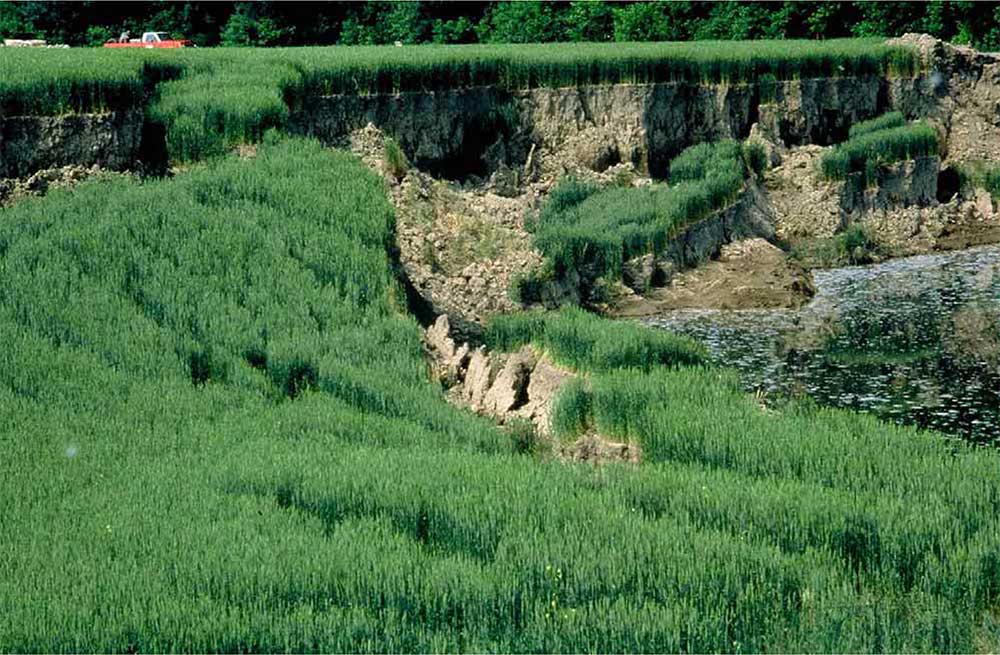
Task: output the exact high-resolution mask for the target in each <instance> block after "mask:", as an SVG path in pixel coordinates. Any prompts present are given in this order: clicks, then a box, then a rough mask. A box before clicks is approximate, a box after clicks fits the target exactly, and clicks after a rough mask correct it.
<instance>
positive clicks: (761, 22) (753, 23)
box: [0, 0, 1000, 50]
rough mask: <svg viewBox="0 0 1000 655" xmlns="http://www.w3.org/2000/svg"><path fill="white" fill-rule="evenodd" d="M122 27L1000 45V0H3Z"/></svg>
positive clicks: (232, 33) (333, 34)
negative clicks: (918, 39) (905, 37)
mask: <svg viewBox="0 0 1000 655" xmlns="http://www.w3.org/2000/svg"><path fill="white" fill-rule="evenodd" d="M123 30H129V31H130V32H131V33H132V34H133V35H138V34H139V33H141V32H144V31H150V30H155V31H161V32H168V33H170V34H171V35H173V36H177V37H185V38H189V39H191V40H193V41H194V42H195V43H196V44H197V45H200V46H212V45H232V46H293V45H334V44H342V45H362V44H367V45H372V44H387V43H394V42H397V41H398V42H401V43H406V44H413V43H548V42H559V41H689V40H700V39H782V38H815V39H826V38H837V37H848V36H898V35H900V34H904V33H906V32H927V33H929V34H932V35H934V36H936V37H939V38H942V39H946V40H949V41H953V42H955V43H964V44H970V45H973V46H976V47H977V48H979V49H983V50H993V49H1000V3H996V2H957V1H948V0H936V1H933V2H828V1H807V2H767V3H765V2H718V3H716V2H604V1H595V2H587V1H582V0H576V1H574V2H541V1H536V2H496V1H494V2H461V1H459V2H451V1H442V0H433V1H430V0H425V1H422V2H377V1H372V0H369V1H368V2H308V3H307V2H198V1H188V2H168V1H164V0H157V1H152V2H127V3H119V2H96V1H87V2H39V1H34V0H32V1H27V2H0V38H41V39H47V40H49V41H50V42H53V43H66V44H69V45H72V46H93V45H99V44H101V43H103V42H104V41H105V40H107V39H109V38H113V37H117V36H118V35H119V34H120V33H121V32H122V31H123Z"/></svg>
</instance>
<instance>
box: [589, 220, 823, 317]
mask: <svg viewBox="0 0 1000 655" xmlns="http://www.w3.org/2000/svg"><path fill="white" fill-rule="evenodd" d="M814 294H815V288H814V286H813V283H812V277H811V276H810V274H809V272H808V271H806V270H805V268H804V267H803V266H802V265H801V264H799V263H798V262H796V261H794V260H792V259H790V258H789V257H788V255H786V254H785V253H784V252H783V251H782V250H781V249H780V248H777V247H775V246H773V245H771V244H770V243H768V242H767V241H766V240H764V239H761V238H753V239H745V240H742V241H735V242H733V243H729V244H726V245H724V246H723V247H722V250H721V253H720V255H719V258H718V259H717V260H716V261H712V262H709V263H707V264H705V265H703V266H700V267H698V268H695V269H692V270H688V271H684V272H681V273H677V274H676V275H674V277H673V279H672V280H671V282H670V284H669V285H667V286H665V287H659V288H653V289H650V290H648V291H647V292H646V293H644V294H643V295H641V296H640V295H636V294H634V293H629V291H627V290H626V291H622V292H621V293H620V294H619V295H618V297H616V298H615V299H614V300H613V301H612V302H611V303H609V306H608V308H607V311H608V313H610V314H612V315H615V316H647V315H651V314H657V313H661V312H663V311H667V310H671V309H765V308H768V309H769V308H794V307H799V306H801V305H803V304H805V303H806V302H807V301H808V300H809V299H810V298H811V297H812V296H813V295H814Z"/></svg>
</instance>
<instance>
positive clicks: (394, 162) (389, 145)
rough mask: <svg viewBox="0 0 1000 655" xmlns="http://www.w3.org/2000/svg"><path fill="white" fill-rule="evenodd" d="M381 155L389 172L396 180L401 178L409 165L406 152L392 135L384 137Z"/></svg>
mask: <svg viewBox="0 0 1000 655" xmlns="http://www.w3.org/2000/svg"><path fill="white" fill-rule="evenodd" d="M382 157H383V159H384V161H385V165H386V167H387V168H388V169H389V173H390V174H392V176H393V177H395V178H396V179H397V180H401V179H403V177H404V176H405V175H406V170H407V169H408V168H409V167H410V162H409V161H407V159H406V154H405V153H404V152H403V149H402V148H401V147H400V146H399V142H398V141H396V140H395V139H394V138H392V137H386V140H385V146H384V147H383V152H382Z"/></svg>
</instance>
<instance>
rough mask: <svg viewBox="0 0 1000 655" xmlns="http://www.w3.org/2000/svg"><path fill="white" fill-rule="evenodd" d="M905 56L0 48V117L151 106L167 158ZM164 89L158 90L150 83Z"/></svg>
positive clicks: (839, 45)
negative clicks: (380, 101)
mask: <svg viewBox="0 0 1000 655" xmlns="http://www.w3.org/2000/svg"><path fill="white" fill-rule="evenodd" d="M918 68H919V64H918V60H917V57H916V54H915V53H914V52H913V51H912V50H909V49H905V48H900V47H890V46H886V45H884V44H883V43H882V42H880V41H879V40H877V39H843V40H829V41H744V42H716V41H702V42H698V43H631V44H629V43H624V44H561V45H560V46H559V47H556V48H553V47H551V46H546V45H516V46H512V45H470V46H407V47H405V48H395V47H387V46H369V47H327V48H276V49H250V48H247V49H239V48H219V49H209V50H190V49H189V50H184V51H171V52H163V51H147V50H144V49H136V50H135V51H128V50H126V51H121V50H81V49H73V50H69V51H65V50H56V51H38V50H33V49H30V50H29V49H19V48H5V49H0V115H2V114H6V115H15V114H22V113H23V114H60V113H66V112H71V111H100V110H105V109H120V108H126V107H133V106H136V105H139V104H141V103H142V102H143V101H144V98H145V96H146V95H148V96H150V97H151V98H152V114H153V117H154V118H155V119H156V120H157V121H159V122H161V123H163V124H164V126H165V127H166V130H167V140H168V146H169V152H170V154H171V157H172V158H174V159H175V160H176V161H195V160H198V159H200V158H202V157H204V156H207V155H210V154H218V153H220V152H222V151H223V150H224V149H225V148H226V147H229V146H232V145H234V144H238V143H247V142H251V143H252V142H256V141H259V140H260V138H261V136H262V134H263V132H264V131H265V130H266V129H267V128H269V127H281V126H283V125H284V124H285V122H286V120H287V117H288V112H289V109H290V108H294V107H295V106H297V105H298V103H300V102H301V100H302V98H304V97H306V96H310V95H326V94H336V93H347V94H371V93H400V92H405V91H440V90H447V89H454V88H462V87H469V86H480V85H496V86H500V87H503V88H508V89H512V90H517V89H528V88H535V87H545V86H575V85H580V84H611V83H619V82H630V83H645V82H673V81H677V82H692V83H715V82H726V83H740V82H755V81H757V80H759V79H762V78H765V79H767V80H768V81H769V82H773V81H774V80H787V79H794V78H799V77H831V76H844V75H909V74H913V73H914V72H915V71H917V70H918ZM161 82H162V83H163V84H162V86H159V87H158V85H159V84H160V83H161Z"/></svg>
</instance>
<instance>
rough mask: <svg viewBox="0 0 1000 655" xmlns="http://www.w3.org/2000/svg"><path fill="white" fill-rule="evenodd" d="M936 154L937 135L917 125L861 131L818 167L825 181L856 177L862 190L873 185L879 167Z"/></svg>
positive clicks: (926, 127)
mask: <svg viewBox="0 0 1000 655" xmlns="http://www.w3.org/2000/svg"><path fill="white" fill-rule="evenodd" d="M875 120H876V121H878V120H879V119H875ZM873 122H874V121H873ZM890 124H891V122H890ZM861 125H863V124H861ZM937 154H938V135H937V131H936V130H935V129H934V128H933V127H931V126H930V125H928V124H927V123H925V122H923V121H920V122H917V123H913V124H910V125H903V126H900V127H885V128H882V129H874V130H871V131H863V133H862V134H861V135H860V136H855V137H852V138H850V139H849V140H848V141H846V142H844V143H842V144H840V145H838V146H836V147H835V148H833V149H832V150H830V151H829V152H827V153H825V154H824V155H823V158H822V159H821V160H820V166H821V169H822V172H823V175H824V176H825V177H826V178H827V179H831V180H843V179H846V178H847V177H848V176H851V175H854V174H859V175H860V177H861V178H862V181H863V182H864V184H865V186H869V185H871V184H874V183H876V182H877V175H878V169H879V168H880V167H882V166H885V165H887V164H892V163H895V162H897V161H905V160H909V159H916V158H917V157H928V156H932V155H937Z"/></svg>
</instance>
